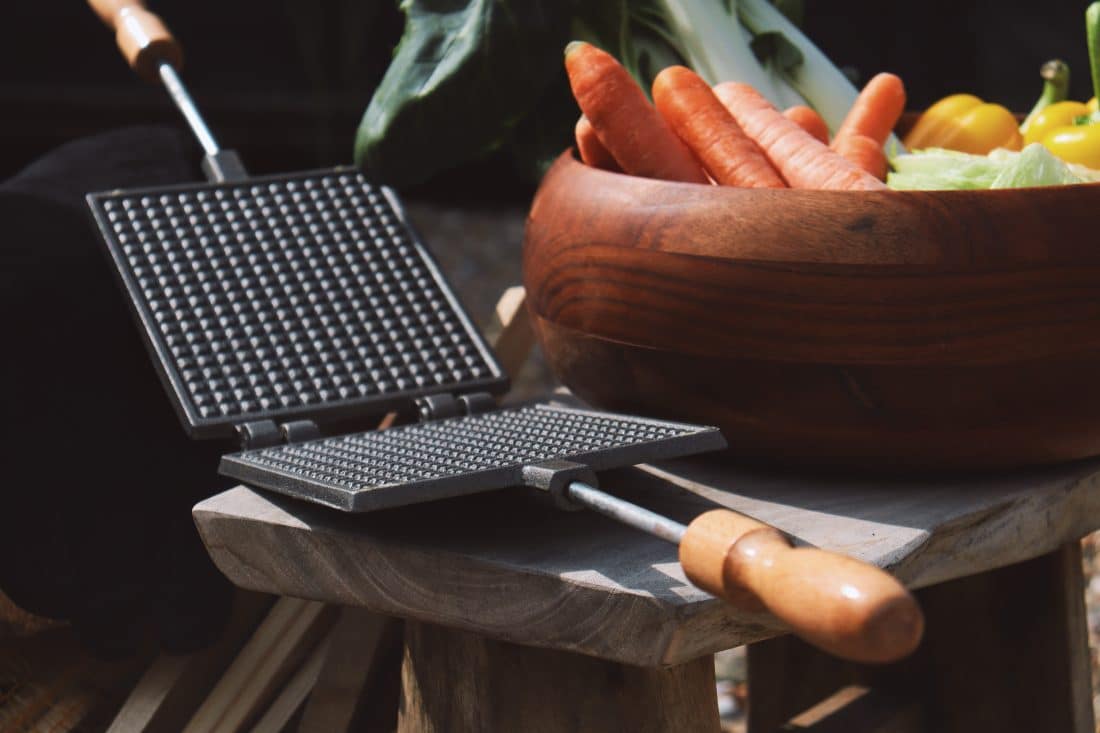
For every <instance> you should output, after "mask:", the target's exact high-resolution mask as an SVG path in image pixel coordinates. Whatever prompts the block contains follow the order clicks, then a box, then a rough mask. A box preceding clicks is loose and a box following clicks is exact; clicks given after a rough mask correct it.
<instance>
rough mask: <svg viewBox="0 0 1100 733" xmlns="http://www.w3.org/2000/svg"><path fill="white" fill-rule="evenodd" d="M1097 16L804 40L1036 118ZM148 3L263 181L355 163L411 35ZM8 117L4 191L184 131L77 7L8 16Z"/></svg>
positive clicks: (1081, 80) (1080, 67) (2, 85)
mask: <svg viewBox="0 0 1100 733" xmlns="http://www.w3.org/2000/svg"><path fill="white" fill-rule="evenodd" d="M590 1H599V0H590ZM1087 4H1088V3H1087V2H1086V1H1085V0H1049V1H1048V2H1045V3H1033V2H1027V3H1025V2H1016V3H1007V2H994V1H992V0H978V1H971V2H965V1H963V0H955V1H948V0H925V2H921V3H916V4H914V3H894V2H881V1H874V2H871V1H869V0H806V4H805V8H806V21H805V29H806V32H807V34H808V35H809V36H810V37H811V38H813V39H815V40H816V41H817V42H818V43H819V45H821V46H822V48H823V49H824V50H825V51H826V53H827V54H828V55H829V56H830V57H831V58H832V59H833V60H834V61H835V62H836V63H837V64H838V65H841V66H847V67H850V68H851V69H853V70H854V71H855V73H856V75H857V76H858V77H859V78H861V79H866V78H867V77H868V76H869V75H871V74H873V73H875V72H876V71H879V70H889V71H894V72H896V73H898V74H900V75H901V76H902V78H903V79H904V80H905V83H906V85H907V87H908V89H909V93H910V99H911V105H910V106H911V107H913V108H919V107H922V106H925V105H927V104H928V103H930V102H932V101H934V100H935V99H937V98H939V97H940V96H943V95H945V94H948V93H952V92H958V91H969V92H973V93H976V94H978V95H979V96H983V97H985V98H987V99H989V100H991V101H996V102H999V103H1002V104H1005V105H1006V106H1009V107H1011V108H1013V109H1014V110H1016V111H1023V112H1026V111H1027V110H1028V109H1030V107H1031V105H1032V103H1033V102H1034V100H1035V98H1036V97H1037V96H1038V93H1039V89H1040V82H1039V80H1038V68H1039V66H1040V64H1041V63H1042V62H1044V61H1046V60H1047V59H1049V58H1052V57H1055V56H1057V57H1061V58H1063V59H1064V60H1066V61H1067V62H1069V64H1070V67H1071V69H1072V70H1073V91H1074V96H1075V98H1078V99H1082V100H1083V99H1087V98H1088V97H1089V96H1091V90H1090V84H1089V80H1088V69H1087V62H1086V49H1085V40H1084V27H1083V26H1084V23H1083V15H1084V8H1085V6H1086V5H1087ZM149 5H150V7H151V8H152V9H153V10H154V11H156V12H158V13H160V14H161V15H162V16H163V17H164V18H165V20H166V22H167V23H168V25H169V26H170V27H171V28H172V29H173V31H174V32H175V33H176V35H177V37H178V38H179V39H180V40H181V41H182V43H183V46H184V50H185V53H186V55H187V58H186V63H185V69H184V78H185V80H186V81H187V83H188V84H189V86H190V87H191V90H192V92H193V94H194V96H195V97H196V98H197V101H198V103H199V107H200V108H201V110H202V111H203V112H204V114H205V116H206V117H207V119H208V122H209V124H210V125H211V127H212V128H213V129H214V131H215V133H216V134H217V135H218V138H219V141H220V142H221V143H222V145H223V146H225V147H231V148H235V149H237V150H238V151H239V152H241V154H242V155H243V157H244V159H245V162H246V163H247V164H248V166H249V168H250V169H251V170H252V171H253V172H255V173H264V172H279V171H285V170H295V169H303V168H314V167H323V166H328V165H334V164H338V163H348V162H350V159H351V149H352V139H353V136H354V133H355V128H356V126H357V124H358V121H359V118H360V116H361V114H362V112H363V110H364V109H365V107H366V105H367V102H368V101H369V99H370V94H371V90H372V89H373V87H374V85H375V84H376V83H377V82H378V80H379V79H380V78H381V76H382V74H383V73H384V71H385V68H386V65H387V64H388V62H389V59H390V54H391V53H392V49H393V46H394V45H395V44H396V42H397V39H398V38H399V36H400V33H401V27H402V23H403V18H402V16H401V14H400V12H399V11H398V10H397V0H392V2H372V1H371V0H224V1H223V2H217V3H214V2H205V1H203V0H151V1H150V3H149ZM0 110H3V114H2V115H0V140H3V143H4V144H3V145H2V146H0V179H3V178H6V177H8V176H9V175H11V174H13V173H14V172H15V171H17V170H19V169H20V168H21V167H22V166H23V165H25V164H26V163H28V162H29V161H31V160H33V159H34V158H35V157H36V156H38V155H40V154H41V153H43V152H44V151H46V150H48V149H50V148H52V147H54V146H56V145H58V144H60V143H62V142H64V141H67V140H71V139H73V138H76V137H80V136H84V135H88V134H92V133H95V132H99V131H102V130H106V129H111V128H114V127H120V126H123V125H130V124H142V123H151V122H169V123H171V124H177V118H176V113H175V111H174V109H173V108H172V107H171V105H170V103H169V102H168V101H167V99H166V98H165V96H164V93H163V92H162V90H161V89H160V88H159V87H156V86H154V85H149V84H144V83H142V82H139V81H137V80H136V79H135V78H134V76H133V75H132V73H131V72H130V71H129V69H128V68H126V66H125V64H124V63H123V62H122V60H121V59H120V57H119V56H118V53H117V52H116V50H115V47H114V43H113V39H112V38H111V36H110V34H109V33H108V31H107V30H106V29H105V28H103V27H102V26H101V25H100V23H99V21H98V19H97V18H96V17H95V16H94V15H93V14H92V12H91V11H90V10H89V9H88V8H87V7H86V6H85V4H84V3H83V2H79V1H77V0H67V1H65V2H61V1H59V0H36V1H35V2H18V3H7V6H6V7H5V21H4V23H3V24H2V25H0ZM567 143H568V141H563V147H564V146H565V145H566V144H567ZM499 157H502V156H498V158H499ZM471 179H472V180H474V182H475V185H471ZM532 190H533V189H532V183H531V182H530V181H527V180H523V179H521V178H519V176H518V174H517V173H516V172H515V168H514V167H513V166H512V165H510V164H509V163H506V162H504V161H502V160H499V159H493V158H490V159H489V160H488V161H484V162H481V163H478V164H474V165H470V166H466V167H464V168H463V169H462V170H458V171H452V172H451V173H449V174H446V175H443V176H441V177H439V178H437V179H436V180H435V181H432V182H430V183H429V184H427V185H425V186H421V187H419V188H417V189H415V190H413V191H407V192H405V193H406V195H407V196H411V197H413V198H418V197H419V198H430V199H441V200H446V201H452V202H459V203H461V202H465V201H469V200H474V201H477V200H482V199H484V200H490V201H505V202H515V203H523V202H525V201H526V200H527V199H528V197H529V196H530V194H531V192H532Z"/></svg>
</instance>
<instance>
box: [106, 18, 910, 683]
mask: <svg viewBox="0 0 1100 733" xmlns="http://www.w3.org/2000/svg"><path fill="white" fill-rule="evenodd" d="M89 2H90V4H91V5H92V6H93V7H94V8H95V9H96V10H97V12H98V13H99V14H100V16H101V17H102V18H103V19H104V20H105V21H107V22H108V24H109V25H111V26H112V27H114V28H115V29H116V30H117V32H118V38H119V45H120V47H121V48H122V50H123V52H124V53H125V54H126V55H127V57H128V58H129V59H130V61H131V65H133V66H134V67H135V68H136V69H137V70H138V71H139V72H143V73H144V74H145V75H146V76H147V77H150V78H154V79H155V78H157V77H159V78H160V79H161V80H163V81H164V83H165V85H166V86H167V88H168V90H169V92H170V93H171V95H172V97H173V99H174V100H175V102H176V103H177V105H178V106H179V108H180V110H181V112H182V113H183V114H184V117H185V118H186V119H187V121H188V122H189V124H190V125H191V127H192V129H193V131H194V132H195V134H196V136H197V137H198V139H199V141H200V143H201V144H202V145H203V148H204V150H205V152H206V156H205V158H204V169H205V170H206V172H207V175H208V177H209V179H210V183H207V184H198V185H194V184H189V185H181V186H171V187H165V188H155V189H145V190H136V191H111V192H106V193H94V194H89V195H88V197H87V198H88V205H89V207H90V209H91V213H92V216H93V217H94V219H95V223H96V225H97V227H98V229H99V232H100V233H101V235H102V239H103V242H104V244H105V245H106V248H107V251H108V252H109V253H110V257H111V260H112V261H113V263H114V265H115V268H116V270H117V273H118V275H119V277H120V279H121V282H122V284H123V286H124V288H125V291H126V293H127V295H128V296H129V302H130V305H131V306H132V309H133V312H134V314H135V316H136V317H137V320H138V322H139V324H140V327H141V331H142V334H143V336H144V339H145V341H146V344H147V346H148V347H149V349H150V351H151V353H152V355H153V361H154V363H155V364H156V365H157V368H158V371H159V373H160V376H161V378H162V380H163V381H164V384H165V386H166V387H167V389H168V392H169V394H170V395H171V398H172V401H173V402H174V403H175V406H176V408H177V411H178V413H179V416H180V418H181V420H182V421H183V424H184V427H185V428H186V429H187V430H188V432H189V433H190V435H192V436H193V437H195V438H219V437H232V436H236V437H237V438H238V439H239V441H240V444H241V446H242V451H241V452H239V453H234V454H232V455H227V456H224V457H223V458H222V462H221V469H220V470H221V472H222V473H224V474H226V475H228V476H231V477H234V478H237V479H240V480H242V481H245V482H247V483H248V484H250V485H252V486H255V487H258V488H261V489H267V490H271V491H277V492H281V493H284V494H287V495H290V496H293V497H296V498H299V499H305V500H308V501H312V502H317V503H321V504H324V505H327V506H330V507H335V508H337V509H341V510H345V511H359V512H361V511H372V510H379V509H385V508H389V507H395V506H400V505H406V504H414V503H418V502H424V501H430V500H434V499H440V498H444V497H454V496H459V495H463V494H470V493H475V492H481V491H486V490H490V489H501V488H505V487H509V486H517V485H527V486H531V487H535V488H538V489H542V490H544V491H546V492H548V493H549V494H550V495H551V496H552V497H553V498H554V500H555V502H556V503H557V504H558V505H559V506H561V507H563V508H567V509H579V508H582V507H587V508H590V509H593V510H596V511H599V512H601V513H603V514H605V515H607V516H610V517H613V518H615V519H617V520H620V521H623V522H625V523H627V524H630V525H632V526H635V527H637V528H639V529H642V530H644V531H647V532H650V533H652V534H655V535H657V536H658V537H661V538H663V539H666V540H669V541H671V542H674V543H677V544H679V545H680V560H681V564H682V565H683V567H684V570H685V572H686V574H687V575H688V577H689V578H690V579H691V580H692V581H693V582H695V583H696V584H697V585H699V586H701V587H702V588H704V589H705V590H708V591H710V592H711V593H714V594H715V595H718V596H722V597H725V598H726V599H727V600H731V601H733V602H735V603H744V602H746V601H747V602H748V603H749V605H750V607H755V608H757V609H759V605H760V604H764V605H765V606H766V607H767V608H768V609H769V610H770V611H771V612H772V613H774V614H776V615H777V616H779V617H780V618H782V619H783V620H784V621H786V622H787V623H789V624H790V625H791V626H792V627H793V628H794V629H795V630H796V631H797V632H799V633H800V634H801V635H802V636H803V637H804V638H807V639H808V640H809V641H811V642H812V643H815V644H817V645H819V646H821V647H822V648H824V649H827V650H830V651H833V652H835V653H838V654H841V655H842V656H846V657H849V658H852V659H857V660H860V661H888V660H892V659H896V658H898V657H900V656H904V655H905V654H907V653H908V652H910V651H912V649H913V648H915V646H916V643H917V642H918V641H919V639H920V634H921V629H922V622H921V616H920V611H919V609H918V608H917V606H916V604H915V602H914V601H913V599H912V597H911V596H909V595H908V593H907V592H906V591H905V589H904V588H903V587H902V586H901V585H900V584H899V583H897V581H896V580H894V579H893V578H891V577H890V576H888V575H886V574H885V573H884V572H883V571H881V570H879V569H877V568H873V567H871V566H868V565H865V564H863V563H858V562H856V561H854V560H851V559H850V558H845V557H842V556H838V555H832V554H830V553H825V552H821V551H818V550H813V549H807V548H800V549H797V550H794V549H792V548H791V547H790V546H789V544H788V543H787V541H786V540H785V539H784V538H783V537H782V536H781V535H780V534H779V533H778V532H777V531H776V530H774V529H772V528H769V527H767V526H765V525H762V524H760V523H759V522H756V521H755V520H752V519H749V518H747V517H743V516H741V515H737V514H734V513H733V512H728V511H724V510H716V511H711V512H707V513H705V514H703V515H701V516H700V517H699V518H697V519H696V520H695V521H694V522H692V524H691V525H690V526H684V525H682V524H679V523H677V522H674V521H672V520H670V519H667V518H665V517H662V516H660V515H658V514H654V513H653V512H650V511H648V510H646V509H643V508H642V507H639V506H636V505H634V504H631V503H629V502H626V501H623V500H621V499H618V498H616V497H614V496H612V495H610V494H607V493H604V492H603V491H600V490H599V489H597V488H595V486H596V484H597V481H596V473H595V472H596V471H598V470H603V469H609V468H613V467H619V466H627V465H632V464H635V463H639V462H643V461H654V460H660V459H666V458H672V457H676V456H682V455H687V454H691V453H698V452H702V451H708V450H714V449H718V448H722V447H723V446H724V445H725V441H724V440H723V438H722V436H721V434H720V433H719V432H718V431H717V430H716V429H714V428H707V427H700V426H696V425H685V424H680V423H673V422H666V421H659V420H650V419H646V418H640V417H633V416H628V415H616V414H609V413H604V412H593V411H587V410H579V409H574V408H571V407H564V406H559V405H553V404H549V403H539V404H530V405H523V406H518V407H510V408H500V407H498V406H497V404H496V399H495V398H494V396H493V395H494V394H499V393H500V392H502V391H503V390H504V389H505V388H506V386H507V377H506V376H505V375H504V373H503V371H502V370H501V367H500V365H499V364H498V363H497V360H496V358H495V357H494V355H493V353H492V351H491V350H490V349H489V348H488V346H487V345H486V344H485V341H484V340H483V339H482V337H481V335H480V334H479V333H478V331H477V329H476V328H475V327H474V326H473V325H472V323H471V322H470V319H469V317H468V316H467V315H466V313H465V311H464V310H463V309H462V306H461V305H460V304H459V302H458V299H457V298H456V297H455V295H454V293H453V292H452V290H451V288H450V286H449V285H448V284H447V282H446V280H445V278H444V277H443V275H442V273H441V272H440V271H439V269H438V268H437V267H436V265H435V263H434V262H433V261H432V258H431V256H430V255H429V253H428V250H427V249H426V248H425V247H424V245H423V244H422V243H421V242H420V241H419V240H418V238H417V237H416V235H415V234H414V233H413V231H412V229H411V228H410V227H409V224H408V221H407V220H406V218H405V214H404V212H403V211H402V209H401V206H400V204H399V202H398V199H397V197H396V195H395V194H394V193H393V191H391V190H389V189H388V188H386V187H384V186H376V185H373V184H371V183H369V182H368V181H366V180H365V179H364V178H363V176H362V175H361V174H360V173H359V172H358V171H356V170H353V169H347V168H336V169H332V170H325V171H315V172H310V173H299V174H292V175H281V176H269V177H264V178H254V179H249V178H248V177H247V176H246V174H245V171H244V168H243V166H242V165H241V163H240V161H239V160H238V159H237V157H236V156H235V155H234V154H233V153H231V152H229V151H223V150H220V149H219V148H218V145H217V143H216V142H215V140H214V137H213V135H212V134H211V133H210V131H209V130H208V129H207V127H206V125H205V124H204V123H203V121H202V118H201V116H200V115H199V113H198V110H197V109H196V108H195V106H194V104H193V103H192V101H191V99H190V97H189V96H188V94H187V92H186V90H185V89H184V87H183V84H182V83H181V82H180V80H179V77H178V76H177V74H176V71H175V67H176V66H177V65H178V63H179V49H178V46H177V45H176V43H175V41H174V40H173V39H172V37H171V35H170V34H169V33H168V31H167V30H166V29H165V28H164V26H163V25H162V24H161V23H160V21H159V19H157V18H156V16H153V15H152V14H150V13H149V12H148V11H147V10H145V9H144V7H143V6H142V5H141V3H140V2H138V1H137V0H89ZM413 407H415V409H416V411H417V412H418V413H419V417H420V419H421V421H420V422H419V423H415V424H409V425H403V426H400V427H395V428H391V429H388V430H384V431H370V432H354V433H350V434H339V430H338V424H339V423H341V422H344V421H346V420H347V419H349V418H354V417H366V416H370V415H380V414H382V413H384V412H386V411H390V410H397V411H408V410H411V409H412V408H413ZM324 432H335V433H337V434H335V435H331V436H330V437H322V434H323V433H324ZM745 540H749V543H748V544H745ZM735 550H736V551H735ZM754 604H755V605H754ZM826 606H828V612H826V613H823V612H822V611H823V607H826Z"/></svg>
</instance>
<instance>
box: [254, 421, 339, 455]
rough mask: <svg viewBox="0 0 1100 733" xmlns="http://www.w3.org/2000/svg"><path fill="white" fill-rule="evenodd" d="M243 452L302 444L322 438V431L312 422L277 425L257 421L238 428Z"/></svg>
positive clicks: (271, 422) (270, 422) (291, 422)
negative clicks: (288, 444) (289, 444)
mask: <svg viewBox="0 0 1100 733" xmlns="http://www.w3.org/2000/svg"><path fill="white" fill-rule="evenodd" d="M236 429H237V437H238V438H240V441H241V450H255V449H257V448H270V447H272V446H275V445H283V444H287V443H301V442H304V441H307V440H316V439H317V438H320V437H321V430H320V428H318V427H317V423H315V422H313V421H312V420H290V421H288V422H284V423H276V422H275V421H274V420H255V421H253V422H246V423H243V424H241V425H237V426H236Z"/></svg>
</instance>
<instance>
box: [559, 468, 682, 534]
mask: <svg viewBox="0 0 1100 733" xmlns="http://www.w3.org/2000/svg"><path fill="white" fill-rule="evenodd" d="M566 494H567V496H568V497H569V498H570V499H572V500H573V501H575V502H577V503H578V504H581V505H583V506H585V507H588V508H589V509H591V510H593V511H596V512H599V513H600V514H603V515H604V516H606V517H610V518H611V519H614V520H617V521H619V522H622V523H623V524H628V525H630V526H631V527H634V528H635V529H640V530H642V531H643V532H647V533H649V534H651V535H654V536H655V537H660V538H661V539H662V540H666V541H668V542H671V543H673V544H674V545H678V544H680V540H682V539H683V538H684V533H685V532H687V527H686V526H685V525H683V524H680V523H679V522H676V521H673V520H671V519H669V518H668V517H663V516H661V515H660V514H657V513H655V512H651V511H649V510H648V509H643V508H642V507H640V506H638V505H637V504H632V503H630V502H629V501H624V500H622V499H619V498H618V497H615V496H612V495H611V494H607V493H604V492H603V491H600V490H599V489H597V488H593V487H592V486H589V485H588V484H584V483H581V482H580V481H574V482H573V483H571V484H569V487H568V489H566Z"/></svg>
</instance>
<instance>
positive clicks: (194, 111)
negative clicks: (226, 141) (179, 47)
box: [157, 61, 219, 157]
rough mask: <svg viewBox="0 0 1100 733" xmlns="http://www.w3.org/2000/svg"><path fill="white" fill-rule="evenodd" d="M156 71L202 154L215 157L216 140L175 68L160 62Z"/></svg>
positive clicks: (217, 150)
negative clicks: (189, 128) (188, 126)
mask: <svg viewBox="0 0 1100 733" xmlns="http://www.w3.org/2000/svg"><path fill="white" fill-rule="evenodd" d="M157 71H159V72H160V78H161V80H162V81H164V86H165V88H166V89H167V90H168V93H169V94H170V95H171V96H172V101H173V102H175V103H176V107H177V108H178V109H179V111H180V112H181V113H182V114H183V117H184V119H185V120H187V124H188V125H190V127H191V132H193V133H195V137H196V138H198V141H199V145H201V146H202V149H203V152H205V153H206V154H207V155H208V156H210V157H214V156H216V155H217V154H218V152H219V148H218V142H217V140H215V139H214V133H212V132H210V128H209V127H207V126H206V122H205V121H204V120H203V119H202V115H201V114H199V108H198V107H196V106H195V102H194V100H193V99H191V95H190V94H188V93H187V87H185V86H184V85H183V81H182V80H181V79H180V77H179V74H177V73H176V70H175V68H174V67H173V66H172V64H170V63H168V62H167V61H161V62H160V64H159V65H158V66H157Z"/></svg>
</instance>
